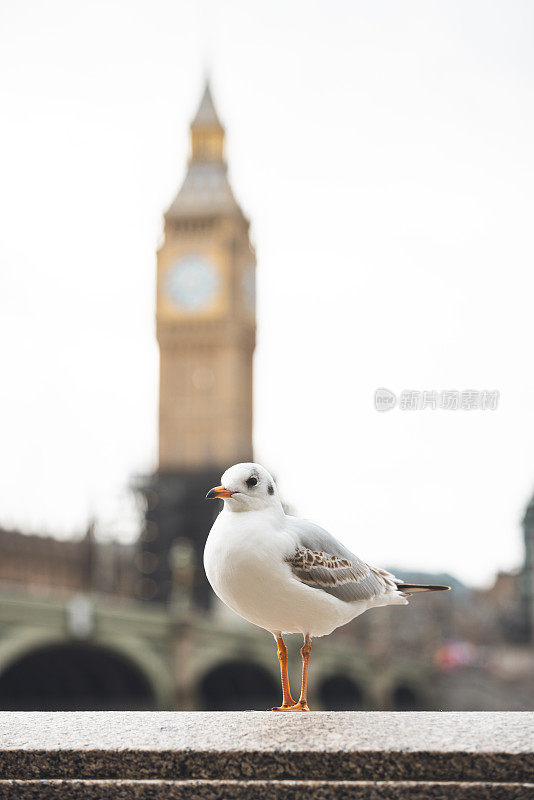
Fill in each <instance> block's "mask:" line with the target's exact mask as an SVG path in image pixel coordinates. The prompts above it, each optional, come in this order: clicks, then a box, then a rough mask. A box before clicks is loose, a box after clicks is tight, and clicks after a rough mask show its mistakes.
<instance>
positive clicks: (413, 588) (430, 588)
mask: <svg viewBox="0 0 534 800" xmlns="http://www.w3.org/2000/svg"><path fill="white" fill-rule="evenodd" d="M450 588H451V587H450V586H437V585H431V584H426V583H397V589H398V590H399V592H402V593H403V594H406V595H411V594H415V593H416V592H446V591H448V590H449V589H450Z"/></svg>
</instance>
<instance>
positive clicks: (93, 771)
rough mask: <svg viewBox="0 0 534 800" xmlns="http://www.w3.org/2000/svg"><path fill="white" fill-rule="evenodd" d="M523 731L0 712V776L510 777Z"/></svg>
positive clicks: (526, 748)
mask: <svg viewBox="0 0 534 800" xmlns="http://www.w3.org/2000/svg"><path fill="white" fill-rule="evenodd" d="M533 732H534V714H533V713H526V712H514V713H380V712H337V713H336V712H315V713H310V714H295V715H293V714H291V715H284V714H274V713H269V712H258V713H250V712H244V713H203V712H192V713H186V712H161V713H156V712H100V713H93V712H81V713H21V712H4V713H0V778H3V779H24V780H28V779H39V780H43V779H80V778H83V779H93V780H94V779H121V780H123V781H124V780H126V781H128V780H135V781H139V780H141V779H152V780H170V781H173V782H178V781H182V782H183V781H190V780H194V779H197V780H198V779H203V780H206V779H207V780H211V781H218V782H220V781H223V780H238V781H241V782H247V781H251V780H253V781H259V780H263V781H271V782H272V781H286V782H287V781H303V780H315V781H323V782H324V781H341V780H345V781H352V782H354V781H366V782H369V781H371V782H376V781H380V782H385V781H396V782H400V781H419V782H420V781H426V782H439V781H456V782H459V783H460V784H461V783H472V782H482V783H486V784H487V783H495V784H499V783H510V784H512V783H516V784H517V783H522V782H523V783H525V782H530V781H532V776H533V775H534V742H533ZM134 788H135V787H134ZM137 788H139V785H138V787H137ZM148 788H150V787H148ZM212 788H213V786H212ZM130 796H135V795H130ZM142 796H143V795H140V797H142ZM169 796H171V797H172V796H174V795H169ZM177 796H178V797H179V796H180V795H177ZM183 796H186V795H183ZM236 796H238V795H236ZM249 796H250V795H249ZM288 796H289V795H288ZM363 796H364V797H365V795H363ZM369 796H370V797H371V796H372V795H369ZM376 796H377V797H379V796H380V795H376ZM507 796H510V795H507ZM512 796H513V795H512Z"/></svg>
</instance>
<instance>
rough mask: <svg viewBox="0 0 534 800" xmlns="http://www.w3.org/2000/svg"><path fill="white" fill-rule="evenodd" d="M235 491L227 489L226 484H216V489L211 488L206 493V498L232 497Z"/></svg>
mask: <svg viewBox="0 0 534 800" xmlns="http://www.w3.org/2000/svg"><path fill="white" fill-rule="evenodd" d="M233 494H235V492H231V491H230V490H229V489H225V488H224V486H215V488H214V489H210V490H209V492H208V493H207V495H206V500H218V499H219V497H221V498H222V497H231V496H232V495H233Z"/></svg>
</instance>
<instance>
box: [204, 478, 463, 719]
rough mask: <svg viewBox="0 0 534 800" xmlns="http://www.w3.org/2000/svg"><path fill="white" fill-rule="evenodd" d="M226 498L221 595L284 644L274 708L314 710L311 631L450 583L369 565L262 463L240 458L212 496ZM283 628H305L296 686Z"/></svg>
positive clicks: (212, 550)
mask: <svg viewBox="0 0 534 800" xmlns="http://www.w3.org/2000/svg"><path fill="white" fill-rule="evenodd" d="M216 498H222V499H223V500H224V508H223V510H222V512H221V513H220V514H219V516H218V517H217V519H216V520H215V522H214V524H213V527H212V529H211V531H210V534H209V536H208V539H207V542H206V547H205V549H204V568H205V570H206V575H207V577H208V580H209V582H210V584H211V586H212V588H213V591H214V592H215V594H216V595H217V596H218V597H220V599H221V600H222V601H223V602H224V603H226V605H227V606H229V607H230V608H231V609H232V610H233V611H235V612H236V613H237V614H239V615H240V616H241V617H244V618H245V619H246V620H248V621H249V622H252V623H253V624H254V625H258V626H259V627H260V628H265V630H267V631H269V632H270V633H272V635H273V636H274V638H275V639H276V643H277V645H278V658H279V661H280V671H281V678H282V695H283V697H282V705H281V706H280V707H279V708H276V709H273V711H309V709H308V704H307V699H306V696H307V679H308V665H309V660H310V653H311V638H312V637H313V636H326V635H327V634H329V633H332V631H333V630H335V629H336V628H338V627H339V626H340V625H345V624H346V623H347V622H350V621H351V620H352V619H354V618H355V617H357V616H359V615H360V614H363V612H364V611H367V609H368V608H376V607H378V606H388V605H406V604H407V602H408V601H407V599H406V598H407V597H409V595H411V594H413V593H414V592H428V591H439V590H445V589H449V588H450V587H449V586H426V585H422V584H414V583H403V582H402V581H400V580H397V578H395V577H394V576H393V575H391V573H389V572H387V571H386V570H384V569H379V568H375V567H371V566H369V564H366V563H365V561H362V560H361V559H360V558H358V557H357V556H355V555H354V553H351V551H350V550H348V549H347V548H346V547H345V546H344V545H342V544H341V542H338V540H337V539H335V538H334V537H333V536H332V535H331V534H330V533H328V531H325V530H324V529H323V528H320V527H319V525H315V524H314V523H313V522H309V521H308V520H305V519H299V518H298V517H292V516H289V515H288V514H286V513H285V512H284V509H283V508H282V503H281V502H280V497H279V494H278V490H277V488H276V484H275V482H274V480H273V478H272V477H271V475H269V473H268V472H267V470H266V469H264V468H263V467H261V466H260V465H259V464H236V465H235V466H233V467H230V468H229V469H227V470H226V472H225V473H224V475H223V476H222V478H221V486H216V487H215V488H214V489H210V491H209V492H208V494H207V495H206V499H207V500H215V499H216ZM283 633H301V634H302V635H303V637H304V645H303V647H302V649H301V651H300V652H301V655H302V688H301V694H300V699H299V700H298V702H295V701H294V700H293V698H292V696H291V691H290V688H289V678H288V674H287V648H286V646H285V644H284V640H283V638H282V634H283Z"/></svg>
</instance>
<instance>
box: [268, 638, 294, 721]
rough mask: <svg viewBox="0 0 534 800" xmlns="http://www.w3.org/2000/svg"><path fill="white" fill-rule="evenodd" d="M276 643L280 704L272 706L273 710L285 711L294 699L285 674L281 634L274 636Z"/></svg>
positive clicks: (283, 646) (285, 661)
mask: <svg viewBox="0 0 534 800" xmlns="http://www.w3.org/2000/svg"><path fill="white" fill-rule="evenodd" d="M276 644H277V645H278V660H279V662H280V676H281V678H282V705H281V706H280V707H279V708H273V711H287V709H288V708H291V707H292V706H294V705H295V701H294V700H293V698H292V697H291V689H290V688H289V675H288V674H287V647H286V645H285V642H284V640H283V639H282V636H281V635H280V636H277V637H276Z"/></svg>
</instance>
